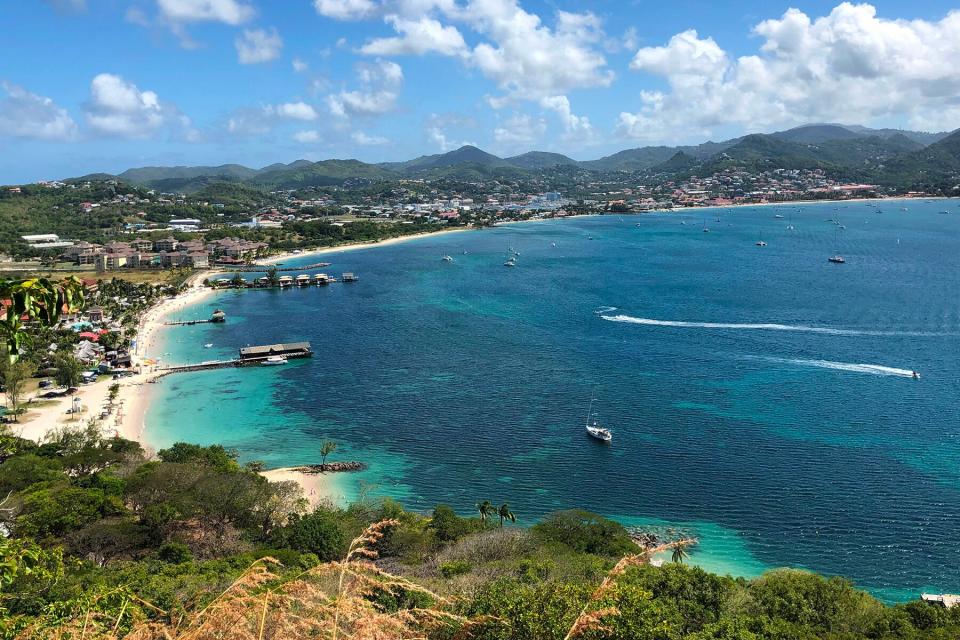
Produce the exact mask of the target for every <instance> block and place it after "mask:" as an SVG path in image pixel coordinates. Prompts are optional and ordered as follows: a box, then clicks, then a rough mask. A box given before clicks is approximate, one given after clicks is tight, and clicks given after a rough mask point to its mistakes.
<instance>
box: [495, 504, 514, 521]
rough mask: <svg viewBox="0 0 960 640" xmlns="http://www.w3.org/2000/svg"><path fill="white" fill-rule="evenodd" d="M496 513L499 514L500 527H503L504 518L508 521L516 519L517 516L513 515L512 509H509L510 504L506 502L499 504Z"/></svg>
mask: <svg viewBox="0 0 960 640" xmlns="http://www.w3.org/2000/svg"><path fill="white" fill-rule="evenodd" d="M497 515H498V516H500V526H501V527H503V521H504V520H509V521H510V522H516V521H517V516H515V515H513V511H510V505H509V504H507V503H506V502H504V503H503V504H502V505H500V508H499V509H498V510H497Z"/></svg>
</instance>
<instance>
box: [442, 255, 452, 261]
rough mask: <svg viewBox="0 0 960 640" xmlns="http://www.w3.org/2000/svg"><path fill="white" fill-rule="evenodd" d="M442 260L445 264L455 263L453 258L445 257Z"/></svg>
mask: <svg viewBox="0 0 960 640" xmlns="http://www.w3.org/2000/svg"><path fill="white" fill-rule="evenodd" d="M441 260H443V261H444V262H453V256H443V257H442V258H441Z"/></svg>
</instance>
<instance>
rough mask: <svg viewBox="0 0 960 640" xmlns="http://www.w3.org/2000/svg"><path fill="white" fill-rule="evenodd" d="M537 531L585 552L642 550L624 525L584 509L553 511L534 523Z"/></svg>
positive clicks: (544, 537)
mask: <svg viewBox="0 0 960 640" xmlns="http://www.w3.org/2000/svg"><path fill="white" fill-rule="evenodd" d="M533 533H534V534H535V535H536V536H537V537H538V538H540V539H541V540H545V541H550V542H559V543H561V544H565V545H567V546H568V547H570V548H571V549H573V550H574V551H579V552H581V553H593V554H596V555H600V556H623V555H627V554H629V553H636V552H637V551H638V550H639V549H638V547H637V545H636V544H634V542H633V541H632V540H631V539H630V535H629V534H628V533H627V530H626V529H624V528H623V525H621V524H620V523H618V522H614V521H613V520H608V519H607V518H604V517H603V516H600V515H597V514H596V513H590V512H589V511H583V510H580V509H573V510H570V511H557V512H556V513H551V514H550V515H548V516H547V517H546V518H544V519H543V521H541V522H539V523H537V524H536V525H534V527H533Z"/></svg>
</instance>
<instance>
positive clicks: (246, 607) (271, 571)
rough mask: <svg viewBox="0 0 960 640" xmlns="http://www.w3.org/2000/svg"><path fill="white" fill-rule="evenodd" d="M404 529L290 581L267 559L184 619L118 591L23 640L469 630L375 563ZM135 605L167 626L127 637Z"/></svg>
mask: <svg viewBox="0 0 960 640" xmlns="http://www.w3.org/2000/svg"><path fill="white" fill-rule="evenodd" d="M396 524H398V523H397V522H396V521H392V520H385V521H382V522H378V523H376V524H374V525H371V526H370V527H368V528H367V529H366V530H365V531H364V532H363V534H362V535H360V536H359V537H358V538H356V539H355V540H354V541H353V542H352V544H351V545H350V549H349V552H348V554H347V556H346V558H344V560H343V561H340V562H330V563H324V564H320V565H317V566H315V567H313V568H311V569H309V570H306V571H304V572H302V573H300V574H297V575H295V576H293V577H290V578H286V579H281V577H280V576H279V575H278V573H277V572H276V570H277V568H278V566H279V563H278V562H277V560H275V559H273V558H262V559H260V560H258V561H256V562H254V563H253V564H252V565H250V567H248V568H247V570H246V571H244V572H243V574H242V575H241V576H240V577H239V578H237V579H236V580H235V581H234V582H233V583H232V584H230V586H229V587H227V588H226V589H225V590H224V591H223V592H222V593H220V594H219V595H218V596H217V597H216V598H214V599H213V600H212V601H211V602H210V603H208V604H207V605H206V606H205V607H203V608H202V609H200V610H198V611H196V612H192V613H190V614H188V615H186V616H184V617H182V618H179V619H171V617H172V616H171V614H170V613H168V612H165V611H161V610H160V609H157V608H156V607H154V606H153V605H151V604H149V603H146V602H143V601H142V600H138V599H136V598H135V596H131V595H130V594H128V593H126V592H121V591H119V590H118V591H115V592H110V593H109V594H104V595H102V596H99V597H98V598H95V599H92V600H91V601H90V602H89V603H88V604H87V606H86V608H85V610H84V611H75V612H71V613H72V615H70V616H68V617H67V619H66V620H65V621H63V622H61V623H59V624H57V625H56V626H55V627H53V628H51V627H50V626H45V627H40V626H33V627H30V628H28V629H25V630H24V631H22V632H21V633H20V634H19V635H18V636H17V638H18V640H28V639H29V640H33V639H34V638H57V639H62V640H67V639H70V640H118V639H119V638H121V637H122V638H125V639H126V640H214V639H216V640H281V639H283V640H286V639H296V638H318V639H328V640H414V639H417V638H425V637H426V634H427V633H428V632H429V631H430V630H431V629H436V628H437V627H441V626H446V627H453V628H464V627H465V626H467V627H469V625H470V622H469V621H468V620H466V619H464V618H461V617H459V616H457V615H455V614H453V613H450V612H449V608H450V604H451V603H450V602H449V601H448V600H446V599H444V598H442V597H440V596H438V595H436V594H435V593H433V592H431V591H429V590H427V589H425V588H424V587H421V586H420V585H417V584H415V583H413V582H410V581H408V580H406V579H405V578H402V577H400V576H395V575H392V574H388V573H385V572H383V571H381V570H379V569H377V568H376V567H375V566H374V565H373V563H372V560H374V559H375V558H376V555H377V554H376V551H375V550H374V549H375V547H376V546H377V544H378V543H379V542H380V540H381V539H382V537H383V535H384V534H385V533H386V532H387V531H388V530H389V529H390V528H391V527H393V526H396ZM383 592H390V593H394V594H399V593H403V592H406V593H411V592H416V593H419V594H423V596H426V599H428V600H430V601H431V602H432V604H431V605H430V606H429V607H423V608H416V607H415V608H408V609H400V610H398V611H395V612H394V611H384V610H382V609H381V608H379V607H377V606H376V604H375V603H374V600H373V598H372V596H373V595H374V594H376V593H383ZM109 597H114V598H125V600H124V601H123V604H122V606H121V608H120V613H119V616H117V617H116V618H115V619H113V618H111V617H108V616H106V615H104V614H102V613H98V611H99V610H100V609H99V608H98V606H97V605H98V604H102V603H103V600H104V599H106V598H109ZM128 605H137V606H138V608H139V609H140V610H144V609H147V610H150V611H152V612H153V613H154V614H156V615H155V617H156V618H157V619H159V620H161V621H145V620H144V621H140V622H135V623H134V624H133V626H132V628H131V629H130V630H129V632H128V633H126V634H123V633H122V631H121V621H122V620H124V615H125V614H127V611H128V610H129V607H128ZM114 609H115V607H114ZM127 615H129V614H127ZM128 622H129V621H128Z"/></svg>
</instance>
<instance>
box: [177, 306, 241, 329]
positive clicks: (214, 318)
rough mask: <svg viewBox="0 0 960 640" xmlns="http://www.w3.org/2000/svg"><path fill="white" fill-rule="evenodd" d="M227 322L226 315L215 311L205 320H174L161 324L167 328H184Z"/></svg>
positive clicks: (218, 310)
mask: <svg viewBox="0 0 960 640" xmlns="http://www.w3.org/2000/svg"><path fill="white" fill-rule="evenodd" d="M226 321H227V314H226V313H224V312H223V311H221V310H220V309H217V310H216V311H214V312H213V314H212V315H211V316H210V317H209V318H207V319H206V320H176V321H173V322H164V323H163V324H164V325H166V326H168V327H184V326H189V325H193V324H218V323H220V322H226Z"/></svg>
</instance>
